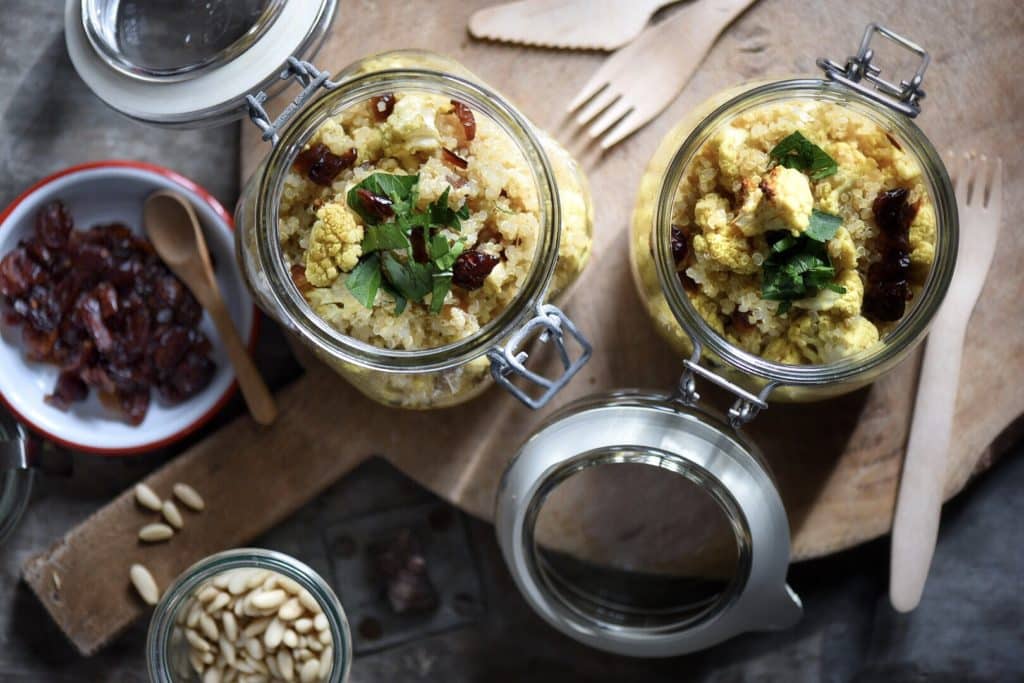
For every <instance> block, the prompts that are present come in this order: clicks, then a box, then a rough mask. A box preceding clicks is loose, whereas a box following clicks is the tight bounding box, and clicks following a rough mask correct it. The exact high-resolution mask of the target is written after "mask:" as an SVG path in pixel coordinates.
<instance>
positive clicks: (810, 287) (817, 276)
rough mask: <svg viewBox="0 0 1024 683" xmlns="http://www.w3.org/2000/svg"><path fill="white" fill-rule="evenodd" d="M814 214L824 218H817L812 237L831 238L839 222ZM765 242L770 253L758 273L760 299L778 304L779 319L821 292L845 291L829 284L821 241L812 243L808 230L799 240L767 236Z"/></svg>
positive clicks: (831, 274) (831, 273) (831, 271)
mask: <svg viewBox="0 0 1024 683" xmlns="http://www.w3.org/2000/svg"><path fill="white" fill-rule="evenodd" d="M816 213H820V214H821V216H823V217H824V218H819V224H818V226H819V227H817V229H816V231H815V234H816V235H818V236H823V235H829V236H830V237H831V236H834V235H835V232H836V230H838V229H839V225H840V224H842V220H841V219H840V218H839V217H838V216H831V215H830V214H827V213H822V212H816ZM832 219H835V220H832ZM813 225H814V219H813V218H812V226H813ZM830 237H829V238H830ZM829 238H825V239H829ZM767 239H768V242H769V243H770V244H771V253H770V254H769V256H768V258H767V259H766V260H765V262H764V267H763V269H762V271H761V297H762V298H763V299H767V300H768V301H778V302H780V303H779V307H778V310H777V312H778V314H779V315H782V314H783V313H786V312H787V311H789V309H790V307H791V306H792V303H793V301H795V300H797V299H804V298H807V297H811V296H815V295H816V294H817V293H818V291H819V290H821V289H829V290H831V291H833V292H836V293H838V294H845V293H846V288H845V287H843V286H841V285H837V284H836V283H835V282H833V280H834V279H835V276H836V271H835V268H833V267H832V262H831V261H830V260H829V256H828V250H827V249H826V248H825V239H822V240H819V239H816V237H815V236H814V235H812V234H811V229H810V228H809V229H808V230H807V231H806V232H804V233H803V234H802V235H800V236H799V237H794V236H793V235H791V234H789V233H782V234H781V235H779V233H769V234H768V235H767Z"/></svg>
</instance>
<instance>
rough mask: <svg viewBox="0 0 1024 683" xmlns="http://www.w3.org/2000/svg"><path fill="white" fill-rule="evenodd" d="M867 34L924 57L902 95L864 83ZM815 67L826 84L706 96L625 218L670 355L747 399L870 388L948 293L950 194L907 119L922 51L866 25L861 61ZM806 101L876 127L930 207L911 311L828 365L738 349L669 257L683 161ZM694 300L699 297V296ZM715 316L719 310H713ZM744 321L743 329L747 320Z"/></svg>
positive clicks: (637, 276)
mask: <svg viewBox="0 0 1024 683" xmlns="http://www.w3.org/2000/svg"><path fill="white" fill-rule="evenodd" d="M875 33H880V34H881V35H883V36H884V37H887V38H890V39H892V40H894V41H896V42H897V43H899V44H901V45H903V46H904V47H907V48H909V49H911V50H913V51H914V52H916V53H917V54H918V55H921V56H922V58H923V59H922V64H921V67H920V69H919V70H918V73H917V75H916V76H915V78H914V79H913V80H912V81H911V82H910V83H909V84H908V83H907V82H904V85H903V87H902V89H901V88H900V87H897V86H893V85H891V84H886V85H887V86H888V89H887V90H886V85H880V86H879V88H880V89H881V90H882V92H879V91H876V90H873V89H871V88H870V86H869V85H867V84H865V83H864V82H863V81H862V80H861V75H862V74H864V73H867V74H868V76H867V77H866V78H865V80H868V81H872V82H874V83H876V84H877V83H878V82H879V81H880V79H878V78H877V77H876V76H875V75H874V73H873V72H872V68H873V67H872V65H871V64H870V60H871V56H872V53H871V50H870V48H869V47H868V44H869V42H870V39H871V38H872V36H873V35H874V34H875ZM819 64H821V65H822V66H823V68H825V72H826V77H825V78H803V79H792V80H784V81H774V82H764V83H758V84H753V85H745V86H741V87H738V88H734V89H731V90H728V91H726V92H723V93H721V94H719V95H717V96H714V97H712V98H711V99H710V100H709V101H707V102H706V103H704V104H703V105H701V106H700V107H699V108H698V109H697V110H696V111H694V112H693V113H692V114H691V115H690V116H688V117H686V118H685V119H684V120H683V121H681V122H680V123H679V124H678V125H676V126H675V127H674V128H673V129H672V131H671V132H669V134H668V135H667V136H666V137H665V138H664V140H663V141H662V143H661V145H660V146H659V148H658V150H657V152H656V153H655V155H654V157H653V158H652V160H651V162H650V164H649V166H648V168H647V170H646V172H645V174H644V176H643V179H642V180H641V183H640V189H639V193H638V198H637V204H636V207H635V210H634V213H633V221H632V233H631V240H630V244H631V250H630V255H631V263H632V271H633V276H634V280H635V284H636V287H637V289H638V291H639V293H640V298H641V300H642V301H643V303H644V305H645V307H646V308H647V311H648V313H649V314H650V316H651V318H652V320H653V321H654V322H655V325H656V327H657V329H658V331H659V333H660V334H661V335H662V336H663V337H664V338H665V339H666V340H667V341H668V342H669V343H670V344H671V345H672V347H673V349H674V350H676V351H677V352H678V353H680V354H683V355H685V356H691V355H692V356H694V359H695V360H696V359H697V357H698V356H697V355H695V354H694V347H695V346H696V347H698V348H699V349H703V351H704V353H703V356H704V358H705V360H707V361H708V362H709V363H711V364H712V365H713V366H714V367H715V370H716V372H720V373H721V375H723V376H724V377H725V378H726V379H727V380H728V381H731V382H734V383H737V384H739V385H741V386H743V387H745V388H746V389H748V390H750V391H752V392H754V393H760V392H766V395H767V393H770V395H771V398H772V399H773V400H788V401H813V400H819V399H822V398H826V397H830V396H836V395H839V394H843V393H846V392H849V391H852V390H854V389H857V388H859V387H862V386H865V385H867V384H869V383H871V382H873V381H874V380H875V379H877V378H878V377H879V376H881V375H882V374H884V373H885V372H886V371H888V370H889V369H891V368H892V367H894V366H895V365H896V364H897V363H899V362H900V361H901V360H903V359H904V358H905V357H906V356H907V355H908V354H909V353H910V351H911V350H913V349H914V347H915V346H916V345H917V344H918V343H919V342H920V341H921V340H922V339H923V338H924V336H925V334H926V333H927V330H928V326H929V324H930V323H931V320H932V318H933V317H934V316H935V313H936V312H937V310H938V307H939V305H940V304H941V302H942V300H943V298H944V296H945V293H946V290H947V288H948V287H949V284H950V281H951V278H952V274H953V267H954V264H955V259H956V252H957V236H958V225H957V213H956V202H955V198H954V195H953V188H952V186H951V184H950V181H949V177H948V175H947V173H946V170H945V167H944V166H943V164H942V161H941V159H940V158H939V155H938V153H937V152H936V151H935V148H934V147H933V146H932V144H931V143H930V142H929V140H928V138H927V137H926V136H925V134H924V133H923V132H922V131H921V130H920V129H919V128H918V127H917V126H916V125H914V123H913V121H912V120H911V117H912V116H914V115H916V113H917V106H918V104H917V100H918V98H919V96H920V92H919V87H920V81H921V77H922V76H923V72H924V69H925V67H926V66H927V56H926V55H925V53H924V51H923V50H921V48H919V47H917V46H916V45H914V44H912V43H910V42H909V41H906V40H905V39H902V38H900V37H899V36H896V35H895V34H892V33H891V32H889V31H887V30H886V29H883V28H880V27H877V26H875V25H872V26H869V27H868V30H867V32H866V33H865V35H864V39H863V40H862V45H861V50H860V54H859V56H858V57H857V58H852V59H851V61H850V63H849V64H847V65H846V66H845V67H839V66H838V65H836V64H834V63H831V62H827V61H824V60H822V61H820V62H819ZM805 102H811V103H819V104H820V103H829V104H834V105H836V106H837V107H839V108H840V110H841V111H844V112H850V113H851V115H857V116H860V117H863V118H865V119H867V120H868V121H870V122H873V123H874V124H877V125H878V126H879V127H880V128H881V130H883V131H885V132H886V134H887V135H888V136H889V140H890V141H891V142H892V145H893V146H894V147H896V148H897V149H900V150H901V151H902V152H904V153H905V154H906V156H907V158H909V159H911V160H912V161H914V162H916V164H917V165H918V166H919V167H920V172H921V184H922V185H923V187H924V188H925V192H926V193H927V195H928V197H929V198H930V200H931V205H932V207H933V210H934V217H935V221H934V222H935V229H934V260H933V262H932V264H931V267H930V271H929V273H928V275H927V278H926V280H925V281H924V283H923V286H921V287H920V288H919V289H918V291H916V292H914V297H913V303H912V305H911V306H910V307H909V310H907V312H906V313H905V314H904V315H903V316H902V317H901V318H900V319H899V321H898V322H896V323H895V324H892V325H887V327H888V328H889V329H885V330H884V331H883V333H882V335H881V338H880V340H879V341H878V342H877V343H875V344H874V345H873V346H871V347H870V348H866V349H863V350H860V351H858V352H856V353H853V354H851V355H848V356H846V357H841V358H836V359H829V361H828V362H822V363H816V364H787V363H783V362H778V361H775V360H768V359H766V358H765V357H762V356H760V355H756V354H754V353H751V352H750V351H748V350H745V349H743V348H740V346H739V345H738V344H736V343H733V341H730V340H729V339H727V338H726V336H725V334H723V333H722V330H716V329H715V328H714V327H713V326H712V324H710V323H709V322H708V320H707V319H706V318H705V317H704V315H702V314H701V313H700V312H699V311H698V310H697V308H696V307H695V305H694V303H693V301H692V299H691V296H690V295H688V294H687V291H686V288H685V287H684V282H683V280H684V278H683V277H681V274H680V273H679V272H678V271H679V267H678V266H677V263H676V258H675V256H673V249H672V245H671V242H672V231H673V209H674V204H675V202H676V197H677V188H679V187H680V183H681V182H682V181H683V179H684V176H686V174H687V173H688V172H689V169H690V166H691V163H692V162H693V160H694V159H695V157H696V156H697V155H698V154H699V153H700V152H701V151H702V148H704V147H705V145H707V144H709V142H710V141H711V140H712V139H713V138H714V137H715V135H716V133H718V132H719V131H721V130H722V128H723V127H724V126H725V125H727V124H728V123H729V122H730V121H733V120H735V119H736V118H737V117H741V116H744V115H745V114H749V113H750V112H752V111H755V110H757V109H758V108H762V107H770V106H776V107H785V106H787V105H793V106H799V103H805ZM755 125H756V124H755ZM852 127H853V126H852V124H851V128H852ZM926 210H927V207H926ZM677 229H678V228H677ZM749 241H750V240H748V243H749ZM685 272H690V269H687V270H686V271H685ZM687 277H689V276H688V275H687ZM705 277H706V276H705ZM690 282H691V283H692V282H693V281H692V280H691V281H690ZM692 286H693V285H691V288H692ZM696 286H697V287H700V285H696ZM702 293H703V290H701V292H700V293H698V296H700V295H701V294H702ZM760 304H764V302H763V301H761V302H760ZM773 304H774V302H773ZM715 310H716V313H717V310H718V309H715ZM737 310H741V309H737ZM807 315H808V316H812V315H817V313H813V314H812V313H808V314H807ZM744 317H745V318H747V322H748V323H749V317H748V315H747V314H744ZM793 324H794V325H795V322H794V323H793ZM851 334H852V333H851ZM823 355H824V354H823Z"/></svg>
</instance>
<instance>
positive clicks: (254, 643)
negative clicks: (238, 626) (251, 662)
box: [245, 638, 263, 659]
mask: <svg viewBox="0 0 1024 683" xmlns="http://www.w3.org/2000/svg"><path fill="white" fill-rule="evenodd" d="M245 651H246V652H248V653H249V656H250V657H252V658H253V659H263V645H261V644H260V641H259V638H250V639H249V640H247V641H245Z"/></svg>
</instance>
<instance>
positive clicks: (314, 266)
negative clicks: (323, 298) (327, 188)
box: [306, 203, 363, 287]
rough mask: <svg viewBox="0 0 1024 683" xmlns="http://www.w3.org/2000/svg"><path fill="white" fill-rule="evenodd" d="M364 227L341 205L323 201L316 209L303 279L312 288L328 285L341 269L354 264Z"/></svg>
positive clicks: (359, 253)
mask: <svg viewBox="0 0 1024 683" xmlns="http://www.w3.org/2000/svg"><path fill="white" fill-rule="evenodd" d="M362 241H363V226H361V225H359V224H358V223H356V220H355V218H354V217H353V216H352V214H351V212H349V210H348V209H347V208H345V207H344V206H342V205H341V204H334V203H329V204H324V205H323V206H322V207H320V209H319V210H318V211H317V212H316V222H315V223H313V230H312V232H310V234H309V250H308V251H307V252H306V279H307V280H309V283H310V284H311V285H313V286H314V287H330V286H331V284H332V283H333V282H334V281H335V280H337V279H338V276H339V275H340V274H341V273H343V272H348V271H350V270H352V269H353V268H355V267H356V264H357V263H358V262H359V257H360V256H362V254H363V249H362V247H361V246H360V243H361V242H362Z"/></svg>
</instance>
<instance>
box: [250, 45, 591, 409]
mask: <svg viewBox="0 0 1024 683" xmlns="http://www.w3.org/2000/svg"><path fill="white" fill-rule="evenodd" d="M408 93H416V94H419V93H430V94H436V95H441V96H443V97H445V98H449V99H451V100H455V101H458V102H461V103H464V104H465V105H467V106H468V107H469V109H470V110H471V111H472V112H473V113H474V116H477V117H481V116H482V117H486V118H487V119H489V120H490V121H491V122H493V123H494V124H496V125H497V126H498V128H499V129H500V130H501V131H502V132H503V133H504V134H505V135H507V136H508V137H509V139H510V140H511V141H512V142H513V144H514V146H515V147H516V148H517V149H518V151H519V152H520V153H521V154H522V157H523V159H524V162H525V165H526V167H527V168H528V169H529V171H530V174H531V176H532V178H531V181H532V184H533V186H534V188H535V191H536V196H537V197H538V200H539V201H538V205H539V225H540V234H539V237H538V240H537V246H536V248H535V251H534V254H533V259H532V264H531V265H530V269H529V272H528V273H527V274H526V275H525V277H524V279H523V281H522V283H521V285H520V290H519V292H518V294H517V295H516V296H515V298H514V299H512V300H511V301H510V302H509V303H508V304H507V306H506V307H505V308H504V310H502V311H501V312H500V313H498V315H497V316H496V317H495V318H494V319H493V320H491V321H489V322H488V323H487V324H485V325H483V326H482V327H480V328H479V329H478V330H477V331H475V332H472V333H470V334H468V335H467V336H465V337H464V338H461V339H459V340H458V341H455V342H452V343H448V344H447V345H444V346H440V347H436V348H423V349H413V350H406V349H390V348H384V347H383V346H376V345H373V344H370V343H367V342H365V341H361V340H359V339H356V338H354V337H351V336H347V335H345V334H344V333H342V332H341V331H339V330H338V329H336V328H335V327H334V326H332V325H330V324H329V323H328V322H326V321H325V320H324V319H323V317H321V316H320V315H318V314H317V313H316V312H315V311H314V310H313V308H311V306H310V305H309V304H308V303H307V301H306V299H305V297H304V296H303V294H302V293H301V292H300V291H299V289H298V288H297V286H296V285H295V283H294V281H293V277H292V274H291V272H290V270H289V268H288V267H287V264H286V262H285V259H284V257H283V255H282V247H281V241H280V237H279V234H280V233H279V226H278V217H279V209H280V200H281V195H282V190H283V188H284V186H285V184H286V178H287V176H288V173H289V171H290V169H291V168H292V165H293V162H294V160H295V158H296V156H297V155H298V154H299V152H300V151H301V150H302V149H303V148H304V146H306V145H307V143H308V141H309V140H310V138H311V137H312V136H313V135H314V134H315V133H316V131H317V130H318V129H320V127H321V126H322V125H323V124H324V122H325V121H327V120H328V119H329V118H330V117H331V116H333V115H336V114H338V113H339V112H343V111H346V110H348V109H349V108H351V107H353V106H354V105H356V104H358V103H363V102H366V101H367V100H369V99H370V98H373V97H381V96H385V95H394V94H398V95H399V96H401V95H402V94H408ZM275 134H276V131H275V133H273V134H272V136H273V135H275ZM236 225H237V226H238V231H237V233H236V234H237V241H238V257H239V261H240V263H241V266H242V272H243V273H244V274H245V277H246V279H247V281H248V283H249V286H250V289H251V290H252V291H253V293H254V294H255V296H256V299H257V301H258V303H259V304H260V306H261V308H262V309H263V310H264V311H265V312H267V313H268V314H269V315H270V316H271V317H273V318H274V319H275V320H277V321H278V322H280V323H281V324H282V325H283V326H285V327H286V328H287V329H288V330H289V331H290V332H292V333H293V334H294V335H295V336H296V337H297V338H298V339H299V340H300V341H301V342H303V343H304V344H305V345H306V346H307V347H309V348H310V349H311V350H312V351H313V352H314V353H315V354H316V356H317V357H318V358H319V359H320V360H322V361H324V362H325V363H326V364H327V365H328V366H329V367H331V368H332V369H334V370H335V371H337V372H338V373H339V374H341V375H342V376H343V377H345V378H346V379H347V380H349V381H350V382H351V383H352V384H353V385H355V386H356V387H357V388H358V389H359V390H360V391H362V392H363V393H364V394H366V395H367V396H369V397H370V398H372V399H374V400H376V401H379V402H380V403H383V404H385V405H389V406H396V407H403V408H414V409H428V408H441V407H446V406H451V405H455V404H458V403H462V402H464V401H467V400H469V399H471V398H473V397H475V396H477V395H478V394H479V393H480V392H481V391H483V390H484V389H486V388H487V387H488V386H489V385H490V384H491V382H492V379H496V380H497V381H498V382H499V383H501V384H502V385H503V386H505V387H506V388H507V389H509V390H510V391H512V393H513V394H514V395H516V396H517V398H520V399H521V400H523V401H524V403H526V404H527V405H530V406H531V407H539V406H542V405H544V404H545V403H546V402H547V401H548V400H549V399H550V398H551V396H553V395H554V393H555V392H557V391H558V389H559V388H560V387H561V386H562V385H564V383H565V382H567V381H568V380H569V379H570V378H571V377H572V375H574V374H575V373H576V372H577V371H578V370H579V368H580V367H581V366H582V364H583V363H584V362H585V361H586V360H587V357H588V356H589V346H588V345H587V343H586V341H585V340H584V339H583V338H582V337H581V336H580V335H579V333H578V332H577V331H576V330H575V327H574V326H573V325H572V323H571V322H570V321H569V320H568V319H567V318H566V317H565V315H564V314H563V313H562V312H561V311H559V310H558V309H557V308H555V307H554V306H552V305H550V303H548V302H550V301H553V300H555V299H556V298H557V297H558V295H559V294H560V293H561V292H563V291H564V290H565V289H566V288H567V287H568V286H569V285H571V284H572V283H573V282H574V281H575V280H576V279H577V277H578V276H579V274H580V273H581V272H582V269H583V267H584V265H585V264H586V262H587V260H588V258H589V255H590V245H591V233H592V227H593V209H592V206H591V200H590V192H589V188H588V184H587V180H586V178H585V176H584V175H583V172H582V171H581V170H580V168H579V166H578V165H577V164H576V162H575V161H574V160H573V159H572V157H571V156H570V155H569V154H568V153H567V152H566V150H565V149H564V148H563V147H561V146H560V145H558V143H556V142H555V141H554V140H552V139H551V138H550V137H549V136H548V135H546V134H545V133H543V132H541V131H539V130H537V129H536V128H535V127H534V126H533V125H532V124H530V123H529V122H528V121H527V120H526V119H525V118H524V117H523V116H522V115H521V114H520V113H519V112H518V111H516V110H515V109H514V108H513V107H512V106H511V105H510V104H508V103H507V102H506V101H505V100H504V99H503V98H502V97H501V96H500V95H498V94H497V93H495V92H494V91H491V90H488V89H487V88H486V86H484V85H483V84H482V83H480V81H479V80H478V79H476V77H475V76H473V75H472V74H471V73H470V72H468V71H467V70H466V69H465V68H464V67H462V66H461V65H459V64H458V63H457V62H455V61H453V60H451V59H449V58H447V57H443V56H441V55H436V54H432V53H428V52H421V51H400V52H390V53H385V54H381V55H377V56H373V57H369V58H366V59H363V60H360V61H358V62H356V63H355V64H353V65H351V66H349V67H348V68H346V69H345V70H343V71H342V72H341V73H340V75H339V80H338V81H337V82H335V83H334V84H332V85H331V88H330V91H329V92H328V93H327V94H326V95H323V96H322V97H320V98H319V99H317V100H315V101H314V102H313V103H312V104H310V105H309V106H307V107H306V108H305V109H303V110H302V111H301V112H300V113H299V114H298V115H297V116H296V118H295V119H294V120H292V121H290V122H289V123H288V125H287V127H285V128H284V129H283V130H281V131H280V137H279V139H277V141H276V143H275V145H274V147H273V149H272V150H271V152H270V154H269V155H268V156H267V157H266V158H265V159H264V161H263V162H262V163H261V164H260V166H259V167H258V168H257V170H256V171H255V172H254V174H253V175H252V177H251V178H250V180H249V182H248V183H247V184H246V186H245V189H244V190H243V192H242V196H241V199H240V201H239V204H238V208H237V211H236ZM534 336H540V337H541V339H542V340H547V339H552V340H553V341H554V342H555V344H556V345H557V346H558V348H559V351H560V354H559V355H560V357H561V360H562V371H563V374H562V375H561V376H560V377H558V378H556V379H553V380H552V379H546V378H544V377H542V376H540V375H539V374H537V373H535V372H533V371H531V370H529V369H527V368H526V367H525V366H524V365H523V363H524V361H525V353H524V352H523V347H524V345H525V344H526V343H528V342H529V341H530V340H531V338H532V337H534ZM570 337H571V338H573V339H575V341H576V342H577V345H578V347H579V349H580V351H579V353H578V355H577V357H576V359H575V360H572V359H570V357H569V352H568V351H567V349H566V341H567V340H568V339H569V338H570ZM513 375H519V376H521V377H524V378H526V380H527V382H530V383H533V384H535V385H538V386H539V387H540V389H541V393H540V395H539V396H534V395H531V394H530V393H528V392H526V391H524V390H522V389H521V388H519V387H518V386H516V385H515V384H513V383H512V381H511V376H513Z"/></svg>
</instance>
